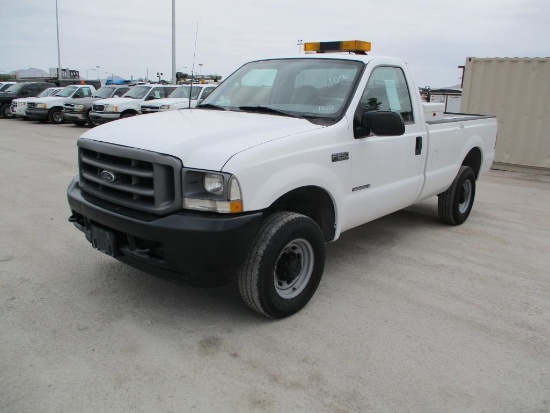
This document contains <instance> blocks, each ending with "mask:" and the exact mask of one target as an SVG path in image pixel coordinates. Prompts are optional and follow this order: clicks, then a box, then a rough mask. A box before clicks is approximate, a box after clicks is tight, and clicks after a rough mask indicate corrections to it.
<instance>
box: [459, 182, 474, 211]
mask: <svg viewBox="0 0 550 413" xmlns="http://www.w3.org/2000/svg"><path fill="white" fill-rule="evenodd" d="M471 200H472V182H471V181H470V180H468V179H467V180H465V181H464V183H463V184H462V187H461V188H460V195H459V200H458V202H459V203H458V210H459V211H460V213H461V214H464V213H465V212H466V211H467V210H468V207H469V206H470V201H471Z"/></svg>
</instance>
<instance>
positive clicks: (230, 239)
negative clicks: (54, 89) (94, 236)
mask: <svg viewBox="0 0 550 413" xmlns="http://www.w3.org/2000/svg"><path fill="white" fill-rule="evenodd" d="M67 195H68V201H69V205H70V208H71V211H72V217H71V221H72V222H74V224H75V226H76V227H77V228H78V229H79V230H81V231H82V232H84V234H85V235H86V238H87V239H88V241H90V240H91V227H92V226H99V227H101V228H102V229H105V230H108V231H111V232H112V233H113V234H114V238H115V246H116V248H115V253H114V254H113V255H114V257H115V258H117V259H118V260H120V261H122V262H124V263H126V264H129V265H131V266H133V267H135V268H138V269H141V270H143V271H146V272H149V273H151V274H153V275H157V276H160V277H162V278H167V279H170V280H172V281H176V282H179V283H184V284H191V285H199V286H204V285H213V284H218V283H219V282H220V281H222V280H223V276H221V273H224V272H228V271H229V270H232V269H236V268H238V267H239V266H240V265H241V263H242V262H243V261H244V259H245V256H246V254H247V252H248V250H249V248H250V246H251V244H252V240H253V238H254V235H255V234H256V231H257V230H258V227H259V224H260V221H261V219H262V213H261V212H257V213H252V214H246V215H238V216H227V215H219V214H205V213H199V212H192V211H180V212H177V213H174V214H172V215H168V216H164V217H156V216H151V215H149V214H142V213H137V212H136V211H130V210H124V209H123V208H120V207H117V206H114V205H110V204H107V203H105V202H103V201H101V200H98V199H97V198H94V197H91V196H89V195H88V194H86V193H84V192H82V191H81V190H80V186H79V184H78V177H75V178H74V179H73V181H72V182H71V184H70V185H69V188H68V190H67Z"/></svg>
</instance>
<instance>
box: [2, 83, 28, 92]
mask: <svg viewBox="0 0 550 413" xmlns="http://www.w3.org/2000/svg"><path fill="white" fill-rule="evenodd" d="M26 85H27V83H16V84H15V85H12V86H10V87H9V88H7V89H6V90H5V91H4V92H6V93H19V91H20V90H21V89H23V86H26Z"/></svg>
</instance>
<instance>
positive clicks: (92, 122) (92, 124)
mask: <svg viewBox="0 0 550 413" xmlns="http://www.w3.org/2000/svg"><path fill="white" fill-rule="evenodd" d="M91 114H92V111H91V110H89V111H88V115H87V116H86V119H88V126H89V127H91V128H95V127H96V126H99V122H98V121H97V120H94V119H93V118H92V116H91Z"/></svg>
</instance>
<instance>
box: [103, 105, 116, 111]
mask: <svg viewBox="0 0 550 413" xmlns="http://www.w3.org/2000/svg"><path fill="white" fill-rule="evenodd" d="M104 112H118V106H117V105H105V109H104Z"/></svg>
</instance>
